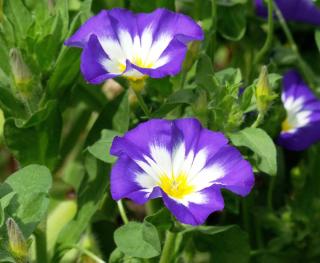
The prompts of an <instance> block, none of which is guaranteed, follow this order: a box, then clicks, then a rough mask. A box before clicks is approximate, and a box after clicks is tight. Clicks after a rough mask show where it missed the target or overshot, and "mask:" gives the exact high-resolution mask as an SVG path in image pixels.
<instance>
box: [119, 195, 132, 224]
mask: <svg viewBox="0 0 320 263" xmlns="http://www.w3.org/2000/svg"><path fill="white" fill-rule="evenodd" d="M117 205H118V209H119V213H120V216H121V219H122V221H123V223H124V224H128V223H129V220H128V217H127V214H126V211H125V209H124V207H123V204H122V200H119V201H118V202H117Z"/></svg>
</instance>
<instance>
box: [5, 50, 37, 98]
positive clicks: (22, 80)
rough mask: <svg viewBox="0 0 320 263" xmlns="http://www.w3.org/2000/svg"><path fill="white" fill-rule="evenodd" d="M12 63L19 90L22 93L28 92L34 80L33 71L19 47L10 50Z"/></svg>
mask: <svg viewBox="0 0 320 263" xmlns="http://www.w3.org/2000/svg"><path fill="white" fill-rule="evenodd" d="M10 65H11V71H12V74H13V77H14V81H15V84H16V86H17V88H18V90H19V91H20V92H22V93H24V92H26V91H27V89H28V86H29V84H30V82H31V81H32V75H31V71H30V69H29V68H28V66H27V65H26V63H25V62H24V60H23V57H22V54H21V52H20V50H19V49H17V48H13V49H11V50H10Z"/></svg>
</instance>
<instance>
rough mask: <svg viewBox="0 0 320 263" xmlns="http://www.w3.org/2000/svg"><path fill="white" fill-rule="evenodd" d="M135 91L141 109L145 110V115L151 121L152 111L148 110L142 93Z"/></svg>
mask: <svg viewBox="0 0 320 263" xmlns="http://www.w3.org/2000/svg"><path fill="white" fill-rule="evenodd" d="M133 91H134V93H135V94H136V96H137V99H138V102H139V105H140V107H141V109H142V110H143V112H144V114H145V115H146V116H147V117H148V118H149V119H150V118H151V113H150V111H149V109H148V106H147V104H146V103H145V102H144V99H143V97H142V96H141V92H139V91H135V90H133Z"/></svg>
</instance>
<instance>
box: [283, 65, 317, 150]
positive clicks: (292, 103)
mask: <svg viewBox="0 0 320 263" xmlns="http://www.w3.org/2000/svg"><path fill="white" fill-rule="evenodd" d="M281 99H282V102H283V104H284V107H285V109H286V112H287V117H286V119H285V120H284V121H283V123H282V132H281V134H280V137H279V144H281V145H283V146H284V147H285V148H288V149H290V150H296V151H300V150H304V149H306V148H308V147H309V146H310V145H311V144H313V143H315V142H317V141H318V140H320V132H319V131H320V100H319V99H318V98H317V97H316V96H315V95H314V94H313V93H312V91H311V90H310V89H309V87H308V86H307V85H306V84H305V83H304V81H303V80H302V79H301V77H300V75H299V74H298V73H297V72H296V71H293V70H291V71H289V72H287V73H286V74H285V76H284V79H283V91H282V96H281Z"/></svg>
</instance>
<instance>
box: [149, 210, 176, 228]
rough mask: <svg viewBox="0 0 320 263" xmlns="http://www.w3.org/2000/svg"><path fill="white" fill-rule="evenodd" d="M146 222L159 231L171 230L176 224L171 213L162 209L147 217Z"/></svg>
mask: <svg viewBox="0 0 320 263" xmlns="http://www.w3.org/2000/svg"><path fill="white" fill-rule="evenodd" d="M144 220H145V221H146V222H149V223H151V224H152V225H154V226H155V227H156V228H157V229H158V231H165V230H169V229H170V228H171V227H172V226H173V224H174V222H173V221H172V217H171V213H170V212H169V210H168V209H166V208H162V209H160V210H159V211H158V212H157V213H155V214H153V215H150V216H147V217H146V218H145V219H144Z"/></svg>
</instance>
